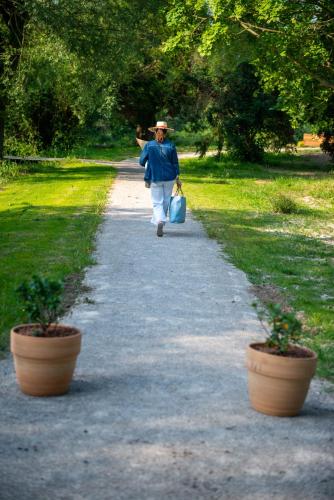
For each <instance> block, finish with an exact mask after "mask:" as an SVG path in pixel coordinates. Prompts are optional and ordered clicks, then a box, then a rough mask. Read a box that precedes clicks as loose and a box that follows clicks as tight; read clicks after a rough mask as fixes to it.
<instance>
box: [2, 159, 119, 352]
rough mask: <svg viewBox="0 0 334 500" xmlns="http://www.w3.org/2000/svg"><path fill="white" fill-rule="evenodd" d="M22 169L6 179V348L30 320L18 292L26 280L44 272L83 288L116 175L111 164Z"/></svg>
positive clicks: (3, 320) (3, 206)
mask: <svg viewBox="0 0 334 500" xmlns="http://www.w3.org/2000/svg"><path fill="white" fill-rule="evenodd" d="M7 165H8V164H7ZM13 168H14V167H13ZM20 171H21V173H19V172H16V174H17V176H16V177H15V178H13V179H12V180H8V179H7V180H6V179H5V180H4V179H2V181H1V177H0V262H1V267H0V335H1V337H0V347H1V348H5V347H7V345H8V333H9V329H10V327H11V326H12V325H14V324H17V323H19V322H21V321H22V320H25V319H26V318H24V316H23V315H22V312H21V310H20V305H19V304H18V303H17V297H16V294H15V292H14V290H15V288H16V287H17V285H18V284H19V283H21V282H22V280H24V279H27V278H30V277H31V276H32V275H33V274H34V273H40V274H43V275H45V276H49V277H52V278H66V279H67V285H68V289H72V292H73V287H74V288H75V287H76V286H78V285H79V283H80V271H82V269H83V268H84V267H85V266H87V265H88V264H89V263H91V262H92V260H91V252H92V249H93V246H94V236H95V233H96V230H97V226H98V224H99V222H100V220H101V211H102V209H103V207H104V205H105V200H106V195H107V192H108V190H109V188H110V186H111V184H112V182H113V179H114V177H115V169H113V168H112V167H110V166H106V165H94V163H91V164H90V163H89V164H88V163H81V162H78V161H64V162H61V163H47V164H46V163H44V164H43V163H40V164H38V165H36V164H34V165H28V166H24V165H23V166H21V167H20ZM5 177H6V176H5Z"/></svg>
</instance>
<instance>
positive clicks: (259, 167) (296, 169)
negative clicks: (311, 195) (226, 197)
mask: <svg viewBox="0 0 334 500" xmlns="http://www.w3.org/2000/svg"><path fill="white" fill-rule="evenodd" d="M299 160H300V159H299V158H298V157H295V158H294V160H290V161H287V160H286V159H284V158H283V159H282V158H280V157H277V158H276V157H269V158H268V159H266V160H265V161H264V162H263V163H262V164H259V163H248V162H237V161H234V160H231V159H230V158H228V157H226V158H225V157H223V158H222V159H221V160H217V159H215V158H204V159H190V160H183V162H182V169H183V172H184V173H186V174H187V175H190V176H195V177H197V176H199V177H205V179H203V180H201V179H196V180H194V179H193V178H192V182H198V183H202V182H203V183H205V182H208V181H209V182H210V177H211V178H212V181H211V182H215V180H219V179H221V180H225V181H227V182H228V180H229V179H263V180H275V179H277V178H279V177H282V175H283V176H286V177H292V178H302V179H305V177H311V178H312V177H313V176H315V177H317V175H318V174H319V173H321V174H326V173H329V172H330V171H331V170H333V168H334V164H329V165H323V166H319V165H317V164H315V163H312V162H311V164H310V162H306V161H305V160H303V161H299ZM305 174H308V175H305Z"/></svg>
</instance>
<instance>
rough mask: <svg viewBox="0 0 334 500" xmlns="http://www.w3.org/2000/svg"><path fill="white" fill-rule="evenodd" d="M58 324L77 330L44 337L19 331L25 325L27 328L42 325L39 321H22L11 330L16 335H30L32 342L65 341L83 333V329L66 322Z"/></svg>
mask: <svg viewBox="0 0 334 500" xmlns="http://www.w3.org/2000/svg"><path fill="white" fill-rule="evenodd" d="M52 325H55V323H52ZM57 325H59V326H61V327H62V328H69V329H71V330H76V332H75V333H73V335H66V336H65V337H44V336H40V337H35V336H33V335H21V334H20V332H18V331H17V330H18V329H19V328H23V327H24V328H26V327H27V326H28V327H29V326H31V327H34V326H40V325H39V323H22V324H20V325H15V326H13V328H12V329H11V331H10V332H11V333H13V334H15V335H21V337H29V339H32V342H34V341H39V342H40V341H41V340H42V341H43V340H45V341H46V342H59V341H64V339H73V337H77V336H80V335H81V331H80V330H79V328H76V327H75V326H71V325H65V324H64V323H57Z"/></svg>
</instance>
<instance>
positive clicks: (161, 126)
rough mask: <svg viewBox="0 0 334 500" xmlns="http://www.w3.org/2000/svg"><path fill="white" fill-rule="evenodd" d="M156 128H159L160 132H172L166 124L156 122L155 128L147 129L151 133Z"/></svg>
mask: <svg viewBox="0 0 334 500" xmlns="http://www.w3.org/2000/svg"><path fill="white" fill-rule="evenodd" d="M158 128H161V129H162V130H174V129H173V128H169V127H167V122H157V124H156V125H155V127H149V130H150V131H151V132H155V131H156V130H157V129H158Z"/></svg>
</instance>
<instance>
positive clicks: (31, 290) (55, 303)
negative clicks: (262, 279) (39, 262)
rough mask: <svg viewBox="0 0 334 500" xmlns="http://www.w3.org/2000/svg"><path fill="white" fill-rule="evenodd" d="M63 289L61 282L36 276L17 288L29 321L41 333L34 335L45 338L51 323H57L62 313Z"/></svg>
mask: <svg viewBox="0 0 334 500" xmlns="http://www.w3.org/2000/svg"><path fill="white" fill-rule="evenodd" d="M63 289H64V285H63V282H62V281H52V280H49V279H48V278H42V277H40V276H36V275H35V276H33V277H32V280H31V281H30V282H27V281H24V282H23V283H22V284H21V285H20V286H19V287H18V288H17V290H16V291H17V293H18V295H19V297H20V298H21V300H22V302H23V309H24V311H25V312H26V313H27V314H28V318H29V321H30V322H32V323H38V325H39V326H40V329H41V331H40V332H35V334H36V335H39V336H43V337H46V336H47V332H48V328H49V326H50V325H51V323H57V321H58V318H59V316H60V315H61V313H62V306H61V298H62V293H63Z"/></svg>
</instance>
